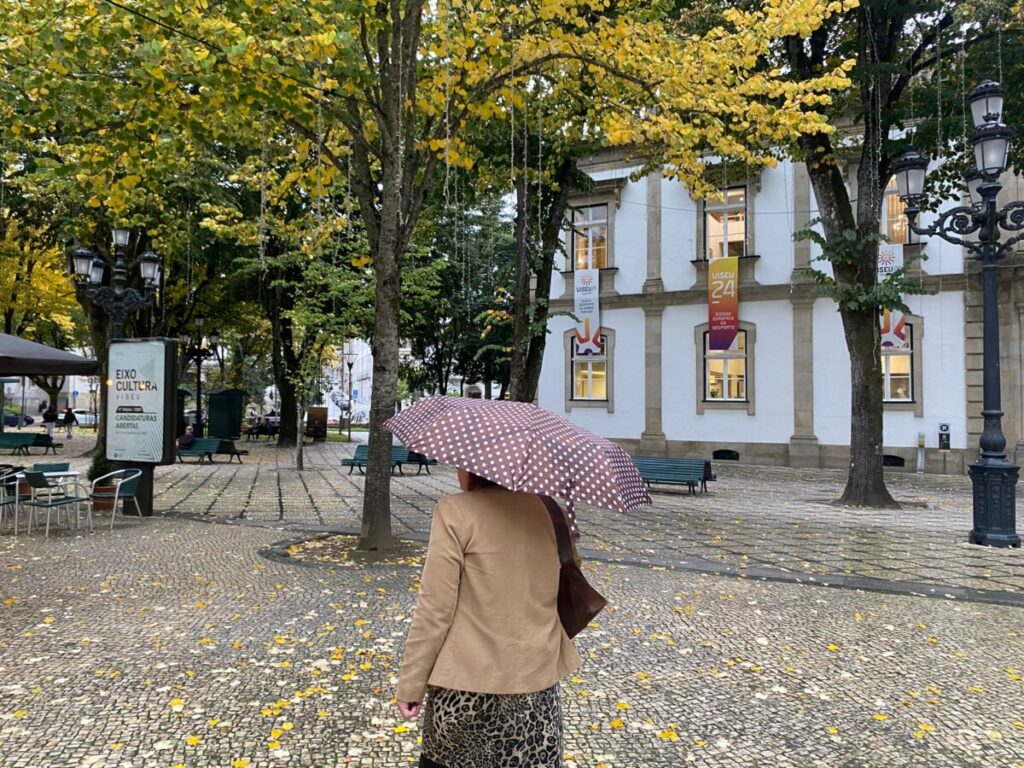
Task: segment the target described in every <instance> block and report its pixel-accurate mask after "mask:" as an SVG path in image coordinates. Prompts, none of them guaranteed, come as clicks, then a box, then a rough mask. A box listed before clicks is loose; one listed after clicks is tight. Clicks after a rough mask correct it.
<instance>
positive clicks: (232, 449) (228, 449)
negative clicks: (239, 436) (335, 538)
mask: <svg viewBox="0 0 1024 768" xmlns="http://www.w3.org/2000/svg"><path fill="white" fill-rule="evenodd" d="M214 453H219V454H221V455H223V456H227V457H228V464H230V463H231V460H232V459H238V463H239V464H241V463H242V457H243V456H248V455H249V452H248V451H245V450H241V451H240V450H238V448H237V446H235V441H234V440H228V439H227V438H224V437H222V438H220V445H219V446H218V447H217V450H216V451H214Z"/></svg>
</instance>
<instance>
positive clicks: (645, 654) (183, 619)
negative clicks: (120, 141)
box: [0, 445, 1024, 768]
mask: <svg viewBox="0 0 1024 768" xmlns="http://www.w3.org/2000/svg"><path fill="white" fill-rule="evenodd" d="M250 447H251V449H252V454H251V455H250V456H249V457H246V459H245V462H246V463H245V464H243V465H242V466H241V467H239V466H238V465H237V464H235V465H233V466H229V465H227V464H217V465H214V466H213V467H206V466H204V467H196V466H194V465H189V466H185V467H183V466H175V467H167V468H161V469H159V470H158V472H157V486H158V501H157V506H158V508H161V509H164V510H171V513H170V515H169V516H168V517H165V518H156V519H152V520H147V521H145V522H144V523H142V524H139V523H137V522H135V521H126V522H124V523H120V522H119V523H118V525H117V526H116V527H115V530H114V532H113V533H110V532H108V531H106V530H105V529H104V528H102V527H101V528H99V529H98V531H97V533H96V534H94V535H89V534H83V535H77V534H76V533H75V532H73V531H69V532H61V533H60V534H59V535H56V536H51V538H50V539H48V540H46V539H43V538H42V537H40V536H38V535H35V534H33V535H31V536H25V535H22V536H20V537H18V538H17V539H15V538H14V537H13V536H11V535H10V534H9V533H8V532H6V531H5V532H4V533H3V534H2V535H0V568H2V569H3V570H2V572H0V573H2V581H0V617H2V619H0V627H2V628H3V631H2V633H0V765H2V766H5V768H6V766H11V767H12V768H29V767H30V766H31V767H32V768H35V767H36V766H43V767H45V768H49V767H50V766H68V767H69V768H72V767H73V768H86V767H88V768H108V767H109V768H113V767H114V766H117V767H118V768H122V767H124V768H128V766H131V767H132V768H134V767H135V766H144V767H145V768H149V767H150V766H152V767H153V768H170V766H178V765H180V766H183V767H184V768H193V767H199V766H204V767H205V766H217V767H220V766H224V767H227V766H232V767H233V766H239V767H240V768H241V766H245V765H248V766H253V768H256V767H257V766H258V767H260V768H263V767H264V766H268V767H269V766H338V765H341V766H347V765H353V766H356V765H357V766H382V767H383V766H397V765H405V764H410V763H413V762H414V760H415V757H414V756H415V754H416V751H417V736H418V730H417V728H416V726H415V725H412V726H411V727H408V730H406V726H404V725H403V724H402V723H401V721H400V720H399V719H398V718H397V715H396V713H394V710H393V706H392V705H391V704H390V702H389V700H388V699H389V697H390V695H391V691H392V686H393V674H394V671H395V666H396V665H397V660H398V658H399V657H400V650H401V643H402V640H403V638H404V635H405V632H406V630H407V626H408V620H409V616H410V613H411V610H412V606H413V604H414V600H415V590H416V577H417V576H418V573H419V568H420V565H421V560H420V558H419V557H417V556H416V555H417V552H419V551H421V549H422V547H421V545H413V546H414V547H418V549H414V550H413V551H411V552H406V553H404V554H403V556H402V557H395V558H392V559H391V560H390V561H387V562H383V563H380V564H367V563H365V562H357V561H353V560H348V561H344V562H342V563H341V564H338V565H334V566H328V565H309V564H301V563H296V562H295V561H288V560H287V559H286V558H282V557H280V556H277V555H274V553H275V552H277V553H280V552H282V551H284V545H283V544H282V543H281V542H282V540H283V539H289V540H292V539H296V538H302V537H304V536H308V533H306V532H305V531H306V530H313V529H317V528H354V527H355V526H356V524H357V522H358V514H359V489H360V488H361V485H362V482H363V481H362V480H361V479H360V478H359V476H358V474H355V475H352V476H351V477H349V476H348V475H347V474H344V473H343V472H342V471H341V470H340V467H339V466H338V460H339V459H340V457H341V456H342V455H344V454H345V453H347V450H346V448H345V447H344V446H336V445H326V446H317V447H314V448H312V449H308V450H307V456H306V458H307V466H308V467H311V469H308V470H307V471H306V472H304V473H301V475H300V473H297V472H295V471H294V470H292V469H289V468H288V467H287V464H288V462H289V459H290V457H289V455H288V454H287V453H286V452H284V451H277V450H275V449H274V448H272V447H269V446H266V445H259V446H256V445H254V446H250ZM83 462H84V459H77V460H74V462H73V463H75V465H76V466H81V465H82V464H83ZM716 469H717V470H718V472H719V480H718V482H717V483H716V484H713V485H712V491H711V493H710V494H708V495H707V496H697V497H689V496H686V495H684V494H680V493H678V492H672V493H658V494H656V496H655V502H656V505H655V507H654V509H653V510H649V511H643V512H640V513H635V514H632V515H630V516H628V517H620V516H613V515H605V514H604V513H600V512H596V511H593V510H581V511H580V518H581V521H582V522H583V523H584V526H585V527H584V535H585V537H586V538H585V540H584V541H585V543H586V544H587V546H588V547H590V548H591V550H592V551H593V552H594V553H595V554H600V555H601V556H602V557H605V558H614V557H626V556H628V557H632V558H633V559H634V560H642V559H649V560H652V561H656V562H661V561H664V562H666V563H676V564H679V563H685V566H684V567H685V568H690V567H693V568H697V569H698V570H697V571H692V570H673V569H671V568H666V567H663V566H662V565H658V564H656V563H655V564H651V565H649V567H634V566H626V565H621V564H614V563H608V562H597V561H593V560H592V561H590V562H589V563H588V564H587V571H588V574H589V575H590V577H591V579H592V580H593V582H594V583H595V584H596V585H597V586H598V587H599V588H600V589H601V590H602V592H604V593H605V594H606V595H607V596H608V597H609V599H610V601H611V605H610V607H609V609H608V610H607V611H606V612H605V613H604V614H602V616H601V617H599V621H598V625H599V626H596V627H593V628H591V629H589V630H587V631H586V632H584V633H583V635H581V637H580V638H579V646H580V649H581V652H582V655H583V656H584V659H585V665H584V667H583V668H582V669H581V670H580V671H579V673H578V674H577V675H576V676H574V677H573V678H571V679H568V680H566V681H565V683H564V685H563V698H564V703H565V717H566V724H567V734H566V744H565V752H566V765H567V767H568V768H584V767H586V768H598V767H599V766H602V765H603V766H605V767H606V768H626V767H629V768H639V767H641V766H642V767H644V768H646V767H647V766H652V767H655V768H661V767H662V766H664V768H670V767H671V768H675V767H676V766H682V765H691V764H692V765H695V766H707V767H708V768H711V767H714V768H733V767H738V768H755V767H758V768H807V767H813V768H839V767H840V766H843V767H848V768H854V767H855V766H856V767H858V768H869V767H870V768H874V767H875V766H878V767H879V768H883V767H884V768H888V767H889V766H895V767H899V766H929V767H930V768H931V767H935V766H940V767H944V766H949V767H951V768H952V767H953V766H957V767H960V766H971V767H974V766H977V767H978V768H981V767H982V766H984V768H995V767H998V768H1005V767H1007V766H1009V767H1012V768H1024V681H1022V677H1024V670H1022V668H1024V620H1022V619H1024V609H1022V608H1020V607H1016V606H1014V605H993V604H986V603H984V602H976V601H973V597H975V596H974V595H968V597H971V598H972V599H971V600H969V601H964V600H952V599H941V600H939V599H922V598H921V597H916V596H913V595H904V594H892V595H890V594H881V593H879V592H874V591H863V590H856V589H853V588H845V589H822V588H821V587H819V586H814V585H811V584H806V583H805V584H800V583H787V582H785V581H760V580H757V579H755V578H731V577H722V576H719V575H715V574H713V573H708V572H700V568H702V567H703V565H704V564H708V563H710V564H711V565H715V564H717V565H718V566H720V567H722V568H723V569H726V568H727V567H729V566H735V567H736V568H737V569H738V568H739V566H740V565H741V564H742V563H744V562H749V561H744V560H743V557H744V555H745V556H746V557H748V558H750V559H751V560H753V559H754V558H755V557H756V558H757V560H756V562H759V563H764V564H765V567H766V568H770V569H773V570H776V571H780V572H781V569H783V568H786V569H788V574H789V575H790V576H791V577H792V578H794V579H806V578H810V577H811V576H813V574H815V573H817V572H818V571H816V570H815V569H816V568H821V569H822V571H821V573H825V572H828V573H832V572H840V573H841V572H842V571H843V570H849V571H850V572H851V573H864V572H866V569H868V568H874V569H881V568H883V562H886V561H891V562H892V563H893V567H892V568H889V569H888V570H890V571H892V574H891V575H890V574H888V573H886V574H882V575H883V576H884V577H885V579H887V580H888V581H886V583H888V584H899V583H905V582H907V581H908V580H919V579H922V578H923V577H924V576H929V581H931V582H932V583H937V584H938V583H941V584H947V585H950V586H951V587H953V586H970V584H968V583H967V579H977V580H978V582H977V586H978V587H979V588H985V589H989V590H993V591H999V592H1000V593H1004V594H1005V595H1009V596H1013V595H1016V594H1018V593H1019V591H1021V590H1022V589H1024V582H1022V579H1021V560H1020V553H1019V552H1015V553H1007V552H991V551H987V550H979V549H978V548H974V547H968V546H967V545H961V544H960V540H961V539H962V538H963V534H964V532H965V530H966V527H968V525H969V486H968V484H967V483H966V482H965V481H962V480H961V479H959V478H942V479H937V478H934V477H925V478H918V477H914V476H903V475H901V476H896V477H893V478H892V486H893V488H894V489H895V491H896V494H897V496H898V497H899V498H900V500H902V501H908V500H909V501H913V502H915V503H918V504H922V505H925V504H926V505H927V506H915V507H911V508H910V509H909V510H905V511H903V512H898V513H877V512H870V513H869V512H850V511H849V510H843V509H838V508H836V507H833V506H832V505H831V504H829V503H828V499H830V498H832V497H834V496H835V495H836V494H837V493H838V490H839V488H840V486H841V482H842V477H841V475H840V474H838V473H828V472H817V473H805V472H797V471H790V470H777V469H757V468H750V467H728V466H724V467H723V466H718V467H716ZM394 488H395V501H394V508H395V520H396V530H397V531H398V532H399V533H400V534H402V535H405V534H409V535H410V536H413V537H419V538H422V534H423V532H424V531H425V529H426V523H427V520H428V515H429V511H430V509H431V507H432V506H433V503H434V501H435V499H436V498H437V497H438V496H439V495H440V494H442V493H446V492H449V491H450V490H452V489H453V488H454V478H453V475H452V474H451V473H450V472H449V471H446V470H440V471H437V472H436V473H435V474H433V475H431V476H430V477H427V476H426V475H421V476H419V477H416V476H415V475H414V476H412V477H408V478H396V481H395V483H394ZM232 520H233V521H235V524H230V525H224V524H211V523H217V522H223V521H232ZM206 521H210V522H206ZM737 521H739V522H737ZM281 529H285V530H281ZM296 529H300V530H296ZM716 537H718V538H717V539H716ZM275 544H277V545H278V546H276V547H275V546H274V545H275ZM908 549H912V551H913V552H915V553H916V554H915V555H914V556H913V557H912V558H908V556H905V555H903V554H902V552H903V551H906V550H908ZM822 552H827V555H826V554H821V553H822ZM261 553H262V554H263V555H267V556H261ZM812 553H816V554H817V555H818V556H817V557H814V558H812V557H811V555H812ZM698 560H699V562H698ZM979 563H980V565H979ZM924 569H928V570H927V571H926V570H924ZM747 570H750V567H748V569H747ZM975 571H977V572H975ZM986 571H989V572H990V574H991V575H989V573H986ZM932 572H934V575H932ZM997 575H998V578H999V579H1000V580H1001V582H1002V583H1001V584H1000V586H999V587H998V590H997V588H996V587H993V586H991V585H989V584H988V581H987V580H988V579H992V580H995V579H996V578H997ZM845 586H847V587H852V586H853V584H846V585H845ZM894 591H898V590H895V589H894Z"/></svg>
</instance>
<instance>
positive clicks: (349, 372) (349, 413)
mask: <svg viewBox="0 0 1024 768" xmlns="http://www.w3.org/2000/svg"><path fill="white" fill-rule="evenodd" d="M355 363H356V361H355V360H349V361H348V441H349V442H350V443H351V442H352V366H353V365H355Z"/></svg>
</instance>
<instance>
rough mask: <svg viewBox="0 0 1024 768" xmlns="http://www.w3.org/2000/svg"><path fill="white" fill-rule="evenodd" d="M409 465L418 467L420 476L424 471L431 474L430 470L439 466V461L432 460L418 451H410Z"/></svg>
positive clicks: (417, 471) (417, 470)
mask: <svg viewBox="0 0 1024 768" xmlns="http://www.w3.org/2000/svg"><path fill="white" fill-rule="evenodd" d="M408 463H409V464H415V465H416V474H417V475H418V474H419V473H420V472H422V471H423V470H424V469H425V470H427V474H428V475H429V474H430V468H431V467H436V466H437V459H432V458H430V457H429V456H425V455H424V454H422V453H417V452H416V451H409V461H408Z"/></svg>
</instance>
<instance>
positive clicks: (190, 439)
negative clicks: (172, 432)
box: [174, 424, 196, 448]
mask: <svg viewBox="0 0 1024 768" xmlns="http://www.w3.org/2000/svg"><path fill="white" fill-rule="evenodd" d="M195 441H196V438H195V435H193V434H192V425H191V424H190V425H189V426H187V427H185V434H184V435H182V436H181V437H179V438H178V439H177V440H175V441H174V444H175V445H176V446H177V447H178V448H191V447H192V443H194V442H195Z"/></svg>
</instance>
